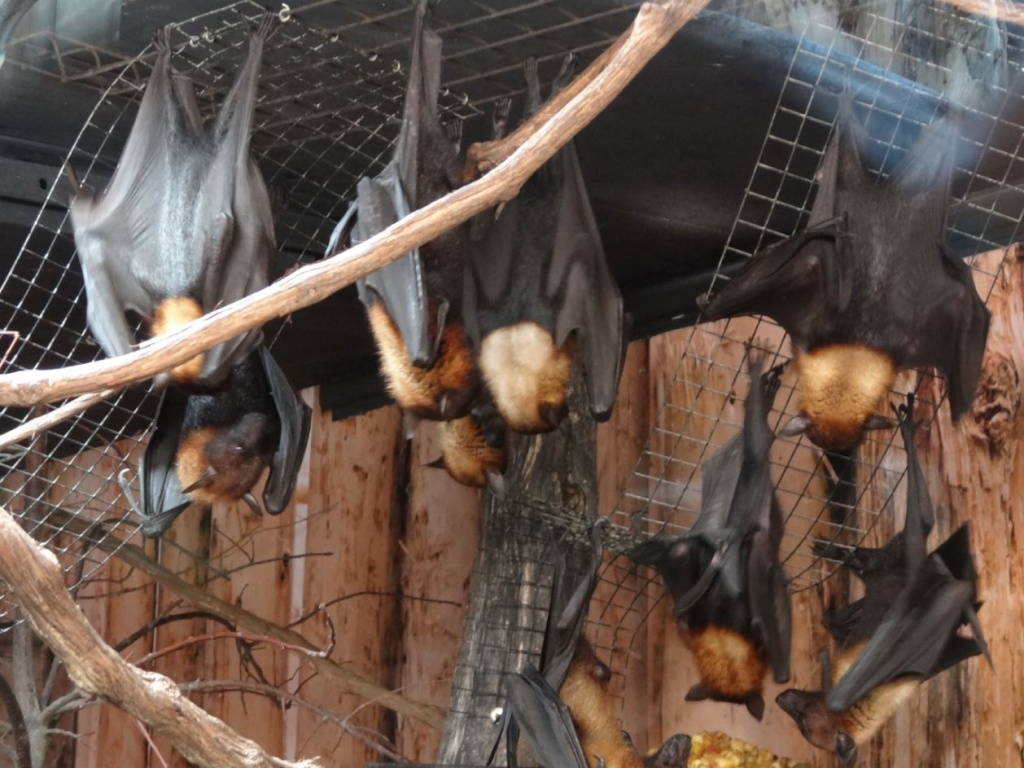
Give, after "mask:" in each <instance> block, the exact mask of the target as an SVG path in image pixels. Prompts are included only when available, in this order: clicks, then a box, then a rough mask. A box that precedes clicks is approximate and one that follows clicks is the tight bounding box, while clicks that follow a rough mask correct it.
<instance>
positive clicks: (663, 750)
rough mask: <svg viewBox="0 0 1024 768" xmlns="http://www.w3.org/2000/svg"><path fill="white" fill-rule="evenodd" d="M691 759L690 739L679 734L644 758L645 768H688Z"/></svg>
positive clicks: (683, 734)
mask: <svg viewBox="0 0 1024 768" xmlns="http://www.w3.org/2000/svg"><path fill="white" fill-rule="evenodd" d="M689 759H690V737H689V736H687V735H686V734H685V733H677V734H676V735H675V736H672V737H671V738H669V739H668V740H667V741H666V742H665V743H664V744H662V745H661V747H659V748H658V749H657V750H653V751H651V752H650V754H648V755H647V757H645V758H644V768H686V764H687V762H688V761H689Z"/></svg>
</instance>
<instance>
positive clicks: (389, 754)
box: [181, 680, 409, 763]
mask: <svg viewBox="0 0 1024 768" xmlns="http://www.w3.org/2000/svg"><path fill="white" fill-rule="evenodd" d="M181 690H182V691H184V692H185V693H221V692H230V691H238V692H241V693H254V694H257V695H259V696H265V697H267V698H268V699H271V700H273V701H287V702H288V703H289V704H293V705H295V706H298V707H302V708H303V709H306V710H308V711H310V712H312V713H313V714H315V715H319V716H320V717H321V718H323V719H324V720H326V721H328V722H330V723H333V724H334V725H336V726H337V727H338V728H340V729H341V730H342V731H344V732H345V733H347V734H348V735H349V736H351V737H352V738H354V739H356V740H357V741H359V742H360V743H361V744H364V745H366V746H367V747H369V748H370V749H372V750H373V751H374V752H376V753H377V754H379V755H381V756H382V757H384V758H385V759H387V760H391V761H393V762H396V763H408V762H409V761H408V760H407V759H406V758H404V757H403V756H402V755H400V754H399V753H398V752H396V751H395V750H393V749H391V748H389V747H387V746H385V745H384V744H382V743H381V742H379V741H374V740H372V739H368V738H367V737H366V736H365V735H363V733H362V732H361V731H362V730H363V729H361V728H358V727H356V726H353V725H352V723H350V722H349V717H351V715H350V716H349V717H340V716H339V715H336V714H334V713H333V712H331V711H330V710H327V709H324V708H323V707H318V706H316V705H315V704H312V703H310V702H308V701H306V700H305V699H303V698H302V697H301V696H298V695H296V694H294V693H290V692H289V691H286V690H282V689H281V688H277V687H275V686H272V685H265V684H263V683H244V682H239V681H235V680H231V681H226V682H225V681H220V680H201V681H196V682H192V683H183V684H182V685H181ZM375 735H377V736H378V737H379V738H380V739H381V740H382V741H387V739H385V738H384V736H382V735H381V734H375Z"/></svg>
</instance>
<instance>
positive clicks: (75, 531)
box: [50, 509, 445, 731]
mask: <svg viewBox="0 0 1024 768" xmlns="http://www.w3.org/2000/svg"><path fill="white" fill-rule="evenodd" d="M50 520H51V522H52V523H53V524H54V525H59V526H60V527H61V529H62V530H64V531H67V532H68V533H70V534H71V535H73V536H75V537H76V538H77V539H83V538H86V537H88V538H89V541H90V543H91V544H92V545H93V546H95V547H97V548H99V549H101V550H103V551H104V552H109V553H110V554H112V555H114V556H116V557H118V558H119V559H120V560H121V561H122V562H124V563H126V564H127V565H129V566H132V567H134V568H137V569H139V570H140V571H142V572H143V573H145V574H146V575H147V576H149V578H151V579H152V580H153V581H155V582H156V583H158V584H159V585H160V586H161V587H163V588H164V589H167V590H170V591H171V592H173V593H174V594H175V595H177V596H178V597H180V598H181V599H182V600H184V601H185V602H186V603H188V604H189V605H191V606H193V607H194V608H197V609H199V610H203V611H209V612H211V613H214V614H216V615H218V616H221V617H222V618H224V619H227V620H228V621H230V622H232V623H234V624H235V625H236V626H237V627H242V628H244V629H247V630H249V631H250V632H253V633H255V634H256V635H258V636H260V637H261V638H263V639H266V638H273V639H275V640H279V641H281V642H283V643H285V644H287V645H291V646H294V647H295V648H301V649H302V651H303V653H302V658H304V659H307V660H308V662H309V663H310V664H311V665H313V666H314V667H315V668H316V670H317V671H318V672H319V673H320V674H322V675H324V676H325V677H327V678H328V679H330V680H331V682H332V683H333V684H334V685H335V686H337V688H338V691H339V692H341V693H351V694H353V695H355V696H360V697H362V698H364V699H376V700H379V701H380V703H381V705H382V706H384V707H387V708H388V709H391V710H393V711H394V712H397V713H398V714H400V715H404V716H406V717H411V718H413V719H414V720H419V721H421V722H423V723H426V724H427V725H428V726H430V727H431V728H434V729H435V730H438V731H440V730H442V729H443V728H444V719H445V713H444V710H443V709H441V708H440V707H436V706H434V705H432V704H425V703H423V702H420V701H414V700H412V699H408V698H406V697H404V696H400V695H398V694H394V693H392V692H391V691H390V690H389V689H388V688H386V687H384V686H382V685H378V684H377V683H374V682H372V681H371V680H367V679H366V678H365V677H363V676H362V675H360V674H359V673H358V672H355V671H354V670H352V669H349V668H348V667H347V666H344V665H342V664H339V663H337V662H335V661H333V660H331V659H326V658H321V657H320V656H319V655H318V654H319V651H320V649H318V648H316V647H315V646H313V644H312V643H310V642H309V641H308V640H306V638H305V637H303V636H302V635H300V634H299V633H298V632H294V631H292V630H290V629H286V628H284V627H281V626H279V625H278V624H274V623H273V622H270V621H267V620H266V619H263V618H261V617H259V616H256V615H255V614H253V613H250V612H249V611H247V610H245V609H244V608H242V607H241V606H238V605H235V604H233V603H228V602H225V601H224V600H221V599H219V598H217V597H214V596H213V595H211V594H210V593H209V592H207V591H206V590H204V589H201V588H199V587H197V586H195V585H194V584H190V583H189V582H187V581H185V580H184V579H182V578H180V577H178V576H177V575H176V574H175V573H174V572H172V571H170V570H168V569H167V568H165V567H164V566H162V565H160V564H159V563H155V562H153V560H152V559H150V557H149V555H147V554H146V552H145V551H144V550H143V549H141V548H140V547H137V546H135V545H134V544H128V543H127V542H125V541H123V540H122V539H120V538H118V537H117V536H115V535H113V534H112V533H109V532H107V531H106V530H105V529H103V528H102V526H100V527H99V528H97V526H95V525H94V524H93V523H91V522H90V523H87V522H85V521H83V520H81V519H79V518H78V517H76V516H74V515H69V514H68V513H66V512H64V511H62V510H59V509H55V510H53V511H52V512H51V513H50Z"/></svg>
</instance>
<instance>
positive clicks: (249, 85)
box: [192, 14, 277, 383]
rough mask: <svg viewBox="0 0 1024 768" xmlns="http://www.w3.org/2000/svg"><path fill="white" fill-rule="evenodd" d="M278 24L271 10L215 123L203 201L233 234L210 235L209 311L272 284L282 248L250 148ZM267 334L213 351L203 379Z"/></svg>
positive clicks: (242, 337)
mask: <svg viewBox="0 0 1024 768" xmlns="http://www.w3.org/2000/svg"><path fill="white" fill-rule="evenodd" d="M275 22H276V16H275V15H274V14H265V15H264V17H263V19H262V21H261V23H260V26H259V27H258V28H257V29H256V30H255V32H254V33H253V34H252V35H251V37H250V40H249V53H248V56H247V57H246V60H245V63H244V64H243V65H242V68H241V70H240V72H239V75H238V77H237V78H236V80H235V83H234V85H233V86H232V88H231V91H230V92H229V93H228V95H227V97H226V99H225V100H224V103H223V104H221V107H220V111H219V112H218V115H217V120H216V122H215V123H214V125H213V128H212V136H211V139H212V147H213V158H212V162H211V164H210V168H209V172H208V174H207V175H206V177H205V182H204V184H203V185H202V187H201V189H200V194H199V197H198V200H197V204H199V205H202V206H204V207H205V206H209V210H210V211H211V212H212V222H211V223H210V224H208V226H209V227H210V231H212V232H218V233H219V232H221V231H223V230H228V231H230V235H228V236H227V238H226V239H224V240H222V239H221V238H220V235H219V234H218V235H215V236H213V237H211V238H209V239H207V240H206V245H205V248H204V250H203V277H202V286H201V294H202V305H203V310H204V312H210V311H212V310H214V309H216V308H217V307H220V306H224V305H226V304H230V303H232V302H234V301H238V300H239V299H242V298H244V297H246V296H248V295H250V294H251V293H255V292H256V291H258V290H260V289H262V288H265V287H266V286H267V284H268V283H269V277H270V265H271V261H272V259H273V256H274V253H275V252H276V250H277V241H276V236H275V233H274V214H273V211H272V209H271V205H270V195H269V194H268V192H267V187H266V184H265V183H264V181H263V175H262V174H261V173H260V170H259V168H258V167H257V165H256V163H255V162H254V161H253V159H252V156H251V155H250V152H249V136H250V133H251V131H252V122H253V115H254V113H255V108H256V92H257V85H258V83H259V70H260V61H261V59H262V56H263V45H264V43H265V41H266V38H267V36H268V35H269V34H270V32H271V31H272V30H273V28H274V25H275ZM192 101H193V103H194V98H193V99H192ZM197 114H198V112H197ZM262 338H263V334H262V331H261V330H260V329H259V328H255V329H253V330H251V331H247V332H246V333H242V334H239V335H238V336H235V337H234V338H232V339H229V340H228V341H226V342H224V343H223V344H219V345H217V346H216V347H214V348H213V349H211V350H209V351H208V352H207V353H206V355H205V357H204V359H203V371H202V374H201V376H200V381H202V382H204V383H216V382H218V381H221V380H223V378H224V377H225V375H226V373H227V372H228V371H230V370H231V368H232V367H233V366H234V364H235V363H236V362H237V361H238V360H239V359H241V358H242V357H243V356H244V355H246V354H248V353H249V352H250V351H251V350H252V349H253V348H255V346H256V345H257V344H259V343H260V341H261V340H262Z"/></svg>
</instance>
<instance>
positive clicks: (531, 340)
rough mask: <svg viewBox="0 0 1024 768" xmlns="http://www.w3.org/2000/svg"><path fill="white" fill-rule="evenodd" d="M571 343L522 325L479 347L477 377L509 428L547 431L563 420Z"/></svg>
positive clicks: (500, 331) (493, 336)
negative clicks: (556, 343)
mask: <svg viewBox="0 0 1024 768" xmlns="http://www.w3.org/2000/svg"><path fill="white" fill-rule="evenodd" d="M572 358H573V350H572V341H571V339H570V340H569V341H567V342H566V343H565V344H564V345H563V346H562V348H561V349H559V348H558V347H556V346H555V340H554V339H553V338H552V337H551V334H550V333H548V332H547V331H546V330H544V329H543V328H541V327H540V326H539V325H537V324H536V323H532V322H525V323H518V324H516V325H509V326H505V327H503V328H498V329H497V330H496V331H492V332H491V333H489V334H488V335H487V337H486V338H485V339H484V340H483V343H482V344H481V345H480V372H481V373H482V374H483V377H484V381H486V382H487V386H488V387H489V388H490V390H491V393H492V394H493V396H494V403H495V405H496V406H497V407H498V411H499V412H500V413H501V415H502V417H503V418H504V419H505V422H506V423H507V424H508V426H509V429H512V430H514V431H516V432H526V433H533V432H547V431H549V430H551V429H553V428H554V427H555V426H557V425H558V422H559V421H560V420H561V418H562V417H563V416H564V411H565V399H566V389H567V387H568V385H569V374H570V373H571V372H572Z"/></svg>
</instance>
